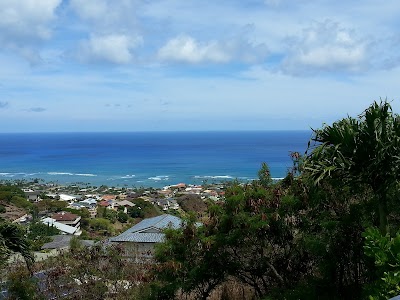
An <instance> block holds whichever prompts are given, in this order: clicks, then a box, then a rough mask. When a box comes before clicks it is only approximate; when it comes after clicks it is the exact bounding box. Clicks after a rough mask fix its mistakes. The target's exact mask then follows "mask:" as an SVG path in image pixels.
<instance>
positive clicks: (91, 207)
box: [69, 199, 97, 218]
mask: <svg viewBox="0 0 400 300" xmlns="http://www.w3.org/2000/svg"><path fill="white" fill-rule="evenodd" d="M69 207H71V208H74V209H82V208H87V210H88V211H89V213H90V217H91V218H95V217H96V215H97V201H96V200H94V203H93V202H92V201H91V200H90V199H87V200H83V201H79V202H74V203H72V204H71V205H70V206H69Z"/></svg>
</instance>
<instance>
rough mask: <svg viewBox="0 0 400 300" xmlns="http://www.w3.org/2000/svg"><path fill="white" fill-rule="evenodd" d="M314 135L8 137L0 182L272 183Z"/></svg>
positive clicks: (1, 137) (0, 150)
mask: <svg viewBox="0 0 400 300" xmlns="http://www.w3.org/2000/svg"><path fill="white" fill-rule="evenodd" d="M310 137H311V131H253V132H248V131H243V132H130V133H128V132H124V133H2V134H0V145H1V147H0V180H13V179H25V180H32V179H34V178H39V179H43V180H45V181H46V182H58V183H60V184H75V183H85V184H89V185H95V186H100V185H107V186H126V187H141V186H143V187H155V188H157V187H162V186H166V185H171V184H177V183H180V182H184V183H186V184H201V183H203V182H204V181H206V182H208V183H212V182H220V181H226V180H233V179H238V180H241V181H250V180H253V179H255V178H257V171H258V170H259V168H260V166H261V163H262V162H266V163H267V164H268V165H269V167H270V171H271V174H272V177H274V178H282V177H284V176H285V175H286V174H287V171H288V169H289V168H290V166H291V160H290V156H289V154H290V152H291V151H298V152H300V153H301V154H304V152H305V151H306V148H307V142H308V140H309V139H310Z"/></svg>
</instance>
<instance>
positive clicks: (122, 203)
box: [114, 200, 136, 213]
mask: <svg viewBox="0 0 400 300" xmlns="http://www.w3.org/2000/svg"><path fill="white" fill-rule="evenodd" d="M121 206H122V207H124V213H127V212H128V208H129V207H134V206H136V204H135V203H132V202H131V201H128V200H122V201H115V203H114V209H117V210H118V208H119V207H121Z"/></svg>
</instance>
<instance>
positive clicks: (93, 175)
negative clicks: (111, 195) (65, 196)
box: [73, 173, 97, 177]
mask: <svg viewBox="0 0 400 300" xmlns="http://www.w3.org/2000/svg"><path fill="white" fill-rule="evenodd" d="M73 175H76V176H88V177H96V176H97V175H96V174H90V173H88V174H86V173H81V174H73Z"/></svg>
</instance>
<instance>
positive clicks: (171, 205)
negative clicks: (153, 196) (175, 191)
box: [157, 198, 179, 211]
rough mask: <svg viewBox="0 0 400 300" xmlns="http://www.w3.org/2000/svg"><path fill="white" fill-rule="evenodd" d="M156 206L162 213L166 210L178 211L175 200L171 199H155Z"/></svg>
mask: <svg viewBox="0 0 400 300" xmlns="http://www.w3.org/2000/svg"><path fill="white" fill-rule="evenodd" d="M157 205H158V206H160V207H161V208H162V210H164V211H165V210H168V209H175V210H177V209H179V204H178V202H176V200H175V199H173V198H168V199H157Z"/></svg>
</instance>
